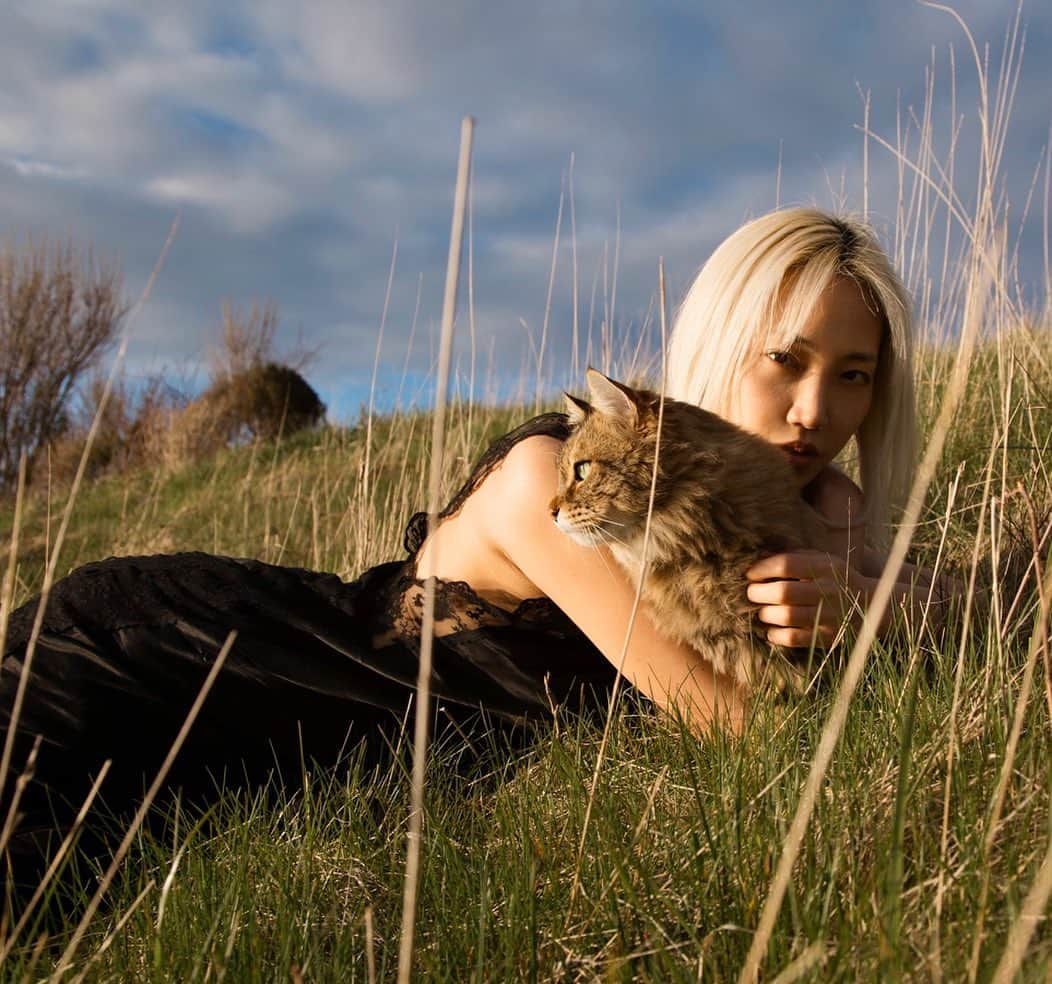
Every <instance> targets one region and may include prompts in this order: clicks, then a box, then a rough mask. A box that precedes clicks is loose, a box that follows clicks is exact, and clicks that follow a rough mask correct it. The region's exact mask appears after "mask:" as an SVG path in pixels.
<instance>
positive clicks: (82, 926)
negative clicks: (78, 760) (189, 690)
mask: <svg viewBox="0 0 1052 984" xmlns="http://www.w3.org/2000/svg"><path fill="white" fill-rule="evenodd" d="M236 639H237V632H235V631H231V632H230V634H229V635H228V636H227V637H226V642H224V643H223V648H222V649H220V650H219V655H218V656H216V659H215V662H214V663H213V664H212V668H211V669H210V670H209V671H208V676H206V677H205V681H204V683H202V684H201V689H200V690H199V691H198V693H197V697H196V698H195V699H194V702H193V704H191V705H190V710H189V711H187V713H186V718H185V720H184V721H183V724H182V727H181V728H180V729H179V733H178V734H177V735H176V736H175V740H174V741H173V742H172V745H171V748H169V749H168V754H167V755H166V756H165V759H164V761H163V762H162V763H161V767H160V768H159V769H158V770H157V775H156V776H155V777H154V780H153V782H152V783H151V784H150V788H149V789H148V790H147V791H146V795H145V796H144V797H143V801H142V803H141V804H140V806H139V809H138V810H136V811H135V816H134V817H133V818H132V822H131V823H130V824H129V825H128V829H127V830H126V831H125V832H124V837H123V839H122V840H121V842H120V845H119V846H118V847H117V850H116V852H115V853H114V855H113V858H112V860H111V861H110V865H109V867H108V868H107V869H106V873H105V874H104V875H103V876H102V879H101V881H100V882H99V887H98V888H97V889H96V890H95V894H94V895H93V896H92V897H91V901H90V902H89V903H88V907H87V908H86V909H85V910H84V915H83V916H81V919H80V922H79V923H78V924H77V928H76V929H75V930H74V932H73V936H72V937H71V938H70V941H69V943H68V944H67V946H66V949H65V950H64V951H63V953H62V957H61V958H60V959H59V961H58V963H57V964H56V966H55V970H54V972H53V973H52V975H51V978H50V980H51V981H59V980H61V979H62V975H63V974H65V972H66V971H67V970H68V969H69V967H70V961H72V959H73V955H74V954H75V953H76V952H77V947H78V946H80V941H81V940H82V939H83V937H84V934H85V932H87V929H88V926H89V925H90V923H91V920H92V919H93V918H94V917H95V913H96V912H97V911H98V908H99V905H100V903H101V902H102V897H103V896H104V895H105V894H106V892H107V890H108V889H109V887H110V884H111V882H112V881H113V878H114V876H115V875H116V874H117V870H118V869H119V868H120V865H121V862H122V861H123V860H124V856H125V855H126V854H127V853H128V850H129V848H130V847H131V845H132V841H133V840H134V839H135V835H136V834H138V832H139V828H140V827H141V826H142V822H143V820H145V819H146V814H147V812H148V811H149V809H150V807H151V806H153V801H154V800H155V799H156V798H157V794H158V793H159V792H160V791H161V787H162V786H163V785H164V780H165V779H166V778H167V777H168V771H169V770H170V769H171V767H172V763H173V762H174V761H175V757H176V756H177V755H178V754H179V750H180V749H181V748H182V747H183V742H185V741H186V736H187V735H188V734H189V733H190V729H191V728H192V727H193V725H194V722H195V721H196V720H197V715H198V714H199V713H200V711H201V708H202V707H203V706H204V702H205V699H206V698H207V697H208V694H209V692H210V691H211V690H212V684H214V683H215V681H216V677H217V676H219V672H220V670H222V669H223V664H225V663H226V658H227V656H229V655H230V650H231V649H232V648H233V645H234V642H235V640H236Z"/></svg>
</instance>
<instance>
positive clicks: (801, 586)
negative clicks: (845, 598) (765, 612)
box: [745, 581, 842, 610]
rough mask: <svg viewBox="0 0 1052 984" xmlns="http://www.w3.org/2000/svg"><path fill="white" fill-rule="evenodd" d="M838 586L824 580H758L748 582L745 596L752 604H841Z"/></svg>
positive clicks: (838, 605)
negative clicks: (752, 582) (751, 582)
mask: <svg viewBox="0 0 1052 984" xmlns="http://www.w3.org/2000/svg"><path fill="white" fill-rule="evenodd" d="M841 594H842V592H841V591H840V589H839V587H838V586H837V585H835V584H831V583H829V582H825V581H758V582H756V583H754V584H750V585H749V586H748V587H747V588H746V591H745V595H746V597H747V598H748V599H749V601H751V602H752V603H753V604H754V605H818V604H824V605H826V606H827V607H828V606H831V605H835V606H836V607H837V610H839V609H840V608H841V607H842V605H841V600H842V599H841Z"/></svg>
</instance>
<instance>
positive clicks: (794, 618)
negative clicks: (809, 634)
mask: <svg viewBox="0 0 1052 984" xmlns="http://www.w3.org/2000/svg"><path fill="white" fill-rule="evenodd" d="M756 617H757V618H758V619H759V620H760V621H761V622H763V623H764V624H765V625H774V626H780V627H783V628H790V629H807V630H808V631H810V630H811V629H812V628H813V627H814V624H815V621H816V620H817V618H818V609H817V608H816V607H814V606H813V605H763V606H761V607H760V609H759V610H758V611H757V612H756Z"/></svg>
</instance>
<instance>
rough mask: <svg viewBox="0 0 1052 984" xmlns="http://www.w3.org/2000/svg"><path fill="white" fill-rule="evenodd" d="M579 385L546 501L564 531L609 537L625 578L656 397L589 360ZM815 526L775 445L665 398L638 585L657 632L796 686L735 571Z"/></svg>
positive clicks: (649, 466) (751, 681)
mask: <svg viewBox="0 0 1052 984" xmlns="http://www.w3.org/2000/svg"><path fill="white" fill-rule="evenodd" d="M588 386H589V390H590V394H591V395H590V402H588V403H586V402H584V401H582V400H578V399H575V398H574V397H571V396H569V395H568V396H567V408H568V411H569V416H570V422H571V424H572V426H573V430H572V432H571V434H570V436H569V438H568V439H567V441H566V442H565V444H564V445H563V448H562V451H561V454H560V459H559V491H558V494H557V495H556V497H555V498H554V499H553V500H552V502H551V510H552V514H553V516H554V517H555V521H556V523H557V524H558V526H559V528H560V529H561V530H563V532H565V533H567V534H569V535H570V536H572V537H574V538H575V539H577V540H578V541H580V542H582V543H587V544H592V545H599V544H605V545H607V546H608V547H609V549H610V552H611V553H612V554H613V555H614V557H615V558H616V559H617V561H618V563H619V564H620V565H621V566H622V567H623V568H624V569H625V570H626V571H627V572H628V574H629V575H630V576H631V577H632V578H633V579H635V578H636V577H637V576H638V573H639V568H640V563H641V561H642V554H643V534H644V528H645V524H646V515H647V506H648V503H649V499H650V486H651V474H652V471H653V468H654V449H655V444H656V438H657V431H658V408H659V402H660V399H659V396H658V394H656V393H653V392H650V391H648V390H640V389H633V388H632V387H629V386H626V385H624V384H622V383H617V382H614V381H613V380H610V379H608V378H607V377H606V376H604V375H602V373H599V372H597V371H596V370H594V369H589V370H588ZM585 462H587V463H588V464H587V465H583V464H582V463H585ZM582 473H584V477H583V479H582V478H581V477H580V476H581V474H582ZM824 532H825V526H824V524H823V522H822V520H821V519H820V518H819V517H818V514H817V513H815V512H814V510H812V509H811V508H810V507H809V506H807V504H806V503H805V502H804V501H803V500H802V499H801V497H800V493H799V491H798V489H797V487H796V483H795V481H794V475H793V472H792V467H791V465H790V464H789V462H788V460H787V459H786V457H785V454H784V452H782V451H781V450H779V449H778V448H776V447H775V446H774V445H772V444H770V443H769V442H767V441H765V440H763V439H762V438H760V437H757V436H755V435H753V434H749V433H747V432H746V431H744V430H742V429H741V428H739V427H736V426H734V425H733V424H731V423H729V422H727V421H725V420H723V419H722V418H720V417H718V416H716V415H715V414H712V413H709V412H708V411H706V410H702V409H700V408H699V407H696V406H692V405H690V404H686V403H680V402H678V401H676V400H669V399H666V400H665V402H664V415H663V420H662V425H661V440H660V449H659V451H658V474H657V485H656V490H655V494H654V508H653V513H652V517H651V526H650V541H649V544H648V547H647V556H646V560H647V569H646V576H645V578H644V580H643V589H642V597H643V599H644V600H645V601H646V602H647V604H648V605H649V607H650V609H651V611H652V612H653V613H654V618H655V620H656V622H657V627H658V629H659V630H660V631H661V632H663V633H664V634H665V635H667V636H668V637H670V638H671V639H674V640H676V641H679V642H685V643H687V644H689V645H690V646H692V647H693V648H695V649H697V650H698V651H699V652H700V653H701V654H702V655H703V656H705V657H706V658H707V659H709V660H711V662H712V664H713V666H714V667H715V668H716V669H717V670H718V671H720V672H723V673H730V674H733V675H734V676H735V677H736V679H737V680H738V681H739V682H740V683H741V684H743V685H745V686H747V687H754V686H756V685H757V684H758V683H759V682H760V681H761V680H766V681H769V682H773V683H774V684H775V686H777V687H779V688H782V687H786V686H788V687H790V688H792V689H797V690H798V689H800V687H801V685H802V684H803V683H804V682H805V681H804V680H803V676H802V668H801V667H799V666H798V665H797V664H796V663H794V662H793V660H792V659H791V655H792V651H791V650H784V649H781V648H780V647H773V646H771V645H770V644H769V643H767V642H766V640H765V639H764V637H763V634H762V629H761V627H759V626H758V625H757V623H756V621H755V619H754V617H753V616H754V612H755V610H756V606H755V605H753V604H750V602H749V601H748V599H747V598H746V586H747V580H746V577H745V572H746V571H747V570H748V568H749V567H750V566H752V564H754V563H755V562H756V561H757V560H759V559H760V558H761V557H765V556H768V555H770V554H775V553H782V552H784V551H789V550H795V549H799V548H804V547H814V548H820V547H821V546H822V544H823V540H824V536H823V535H824Z"/></svg>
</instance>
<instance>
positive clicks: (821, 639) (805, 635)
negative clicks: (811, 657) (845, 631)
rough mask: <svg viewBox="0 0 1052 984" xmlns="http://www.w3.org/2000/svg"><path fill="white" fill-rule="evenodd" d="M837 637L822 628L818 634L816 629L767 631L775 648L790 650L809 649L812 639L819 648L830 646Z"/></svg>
mask: <svg viewBox="0 0 1052 984" xmlns="http://www.w3.org/2000/svg"><path fill="white" fill-rule="evenodd" d="M835 635H836V633H835V632H833V631H832V630H830V629H827V628H824V627H821V626H820V627H819V629H818V631H817V633H816V632H815V630H814V629H789V628H776V629H768V630H767V641H768V642H769V643H771V644H772V645H774V646H785V647H786V648H788V649H809V648H810V647H811V640H812V639H814V640H815V645H817V646H828V645H830V644H831V643H832V642H833V639H834V637H835Z"/></svg>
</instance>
